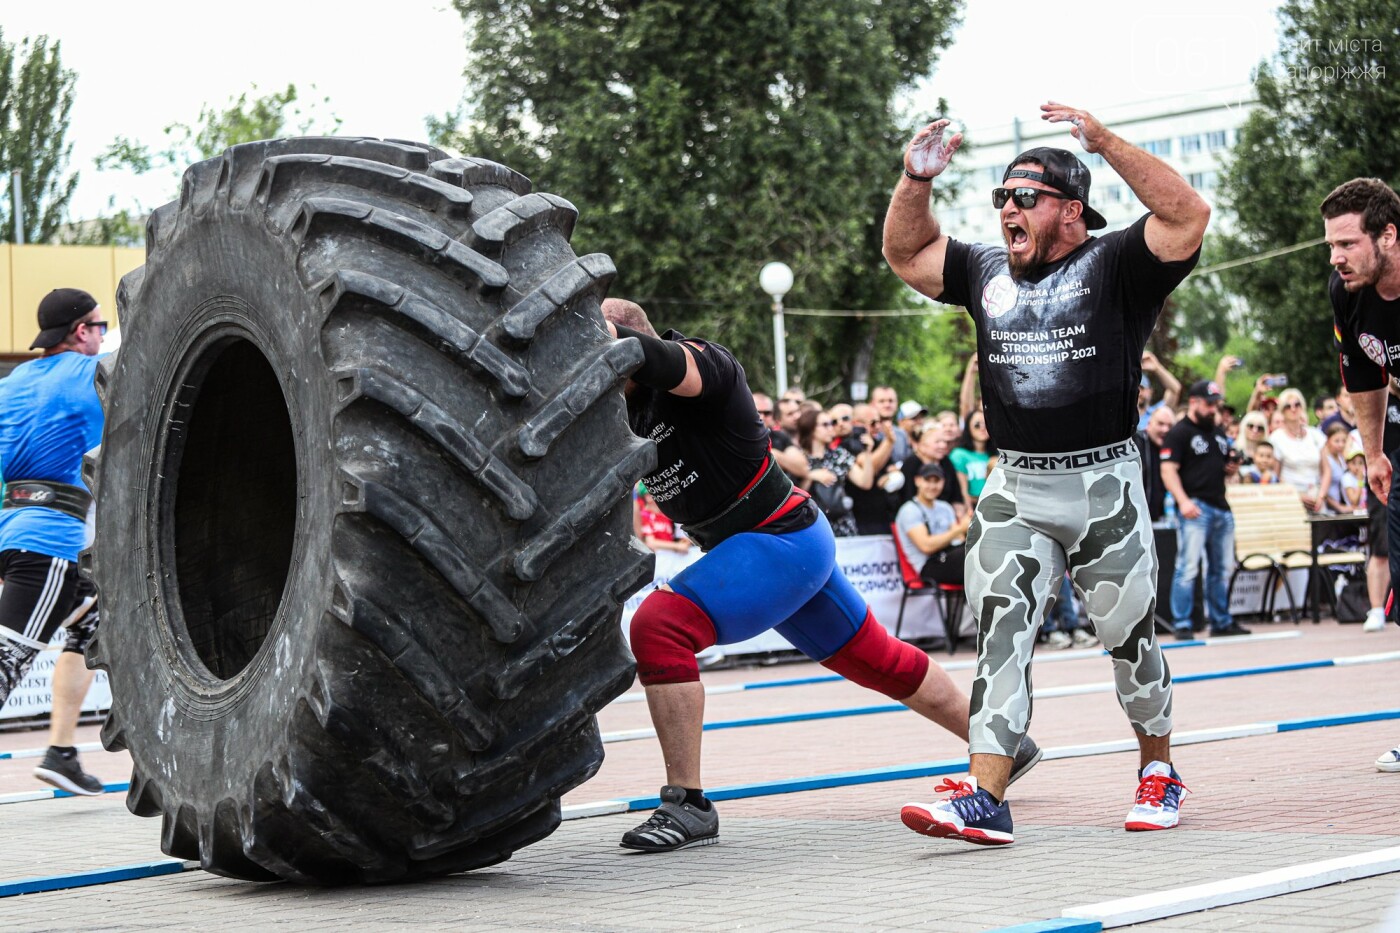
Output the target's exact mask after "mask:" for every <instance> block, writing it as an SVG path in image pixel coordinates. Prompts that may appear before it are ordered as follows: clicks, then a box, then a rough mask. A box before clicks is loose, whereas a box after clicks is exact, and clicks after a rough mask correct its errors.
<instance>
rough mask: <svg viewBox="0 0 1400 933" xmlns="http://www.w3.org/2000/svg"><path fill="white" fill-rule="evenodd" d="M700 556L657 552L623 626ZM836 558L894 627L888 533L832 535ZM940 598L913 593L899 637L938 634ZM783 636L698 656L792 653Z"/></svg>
mask: <svg viewBox="0 0 1400 933" xmlns="http://www.w3.org/2000/svg"><path fill="white" fill-rule="evenodd" d="M700 557H701V552H700V549H699V548H692V549H691V550H690V551H688V552H687V553H685V554H678V553H676V552H675V551H658V552H657V553H656V573H655V576H654V577H653V579H652V582H651V583H650V584H649V585H647V586H645V587H643V588H642V589H641V590H639V591H638V592H637V593H635V594H634V595H633V596H632V598H631V599H629V600H627V603H626V605H625V606H624V608H623V611H622V628H623V631H624V632H627V631H630V628H631V624H632V614H633V613H635V612H636V611H637V607H638V606H640V605H641V604H642V600H643V599H645V598H646V596H647V594H648V593H650V592H651V591H652V590H653V589H655V588H656V587H658V586H660V585H662V584H664V583H667V582H669V581H670V579H671V577H673V576H675V575H676V574H678V573H680V572H681V571H682V570H684V569H685V568H686V567H688V566H690V565H691V564H693V563H695V561H697V560H699V559H700ZM836 562H837V563H838V564H839V565H840V566H841V572H842V573H844V574H845V575H846V579H847V580H849V581H850V582H851V585H852V586H854V587H855V588H856V591H857V592H858V593H860V594H861V596H863V597H865V600H866V602H868V603H870V608H871V609H872V610H873V611H874V613H875V618H876V619H877V620H878V621H879V622H880V623H881V624H882V625H884V626H885V628H887V629H889V630H890V631H891V632H893V631H894V627H895V622H896V621H897V620H898V619H899V601H900V597H902V596H903V595H904V584H903V583H902V582H901V580H900V575H899V559H898V558H897V557H896V556H895V552H894V541H893V540H891V539H890V536H889V535H869V536H862V537H856V538H837V539H836ZM940 602H941V601H940V600H938V599H937V598H935V597H931V596H915V597H911V598H910V599H909V602H908V603H907V604H905V607H904V627H903V629H902V630H901V631H900V635H901V636H902V637H904V638H923V637H926V636H932V635H937V636H940V637H941V636H942V635H943V616H942V612H941V610H940ZM971 616H972V614H971V613H970V612H968V611H967V610H966V608H964V614H963V625H962V631H963V632H971V631H974V630H975V629H976V626H975V625H974V624H973V622H972V617H971ZM796 650H797V649H795V648H793V646H792V645H791V644H790V643H789V642H788V640H787V639H786V638H784V637H783V636H781V635H779V634H778V633H777V632H774V631H772V630H771V629H770V630H769V631H767V632H764V633H763V634H761V635H758V636H757V637H754V638H750V639H749V640H748V641H743V642H739V643H738V644H734V645H724V646H723V647H720V646H715V647H713V648H708V649H706V650H705V651H704V652H702V653H701V654H700V658H701V660H704V659H706V658H712V657H720V656H724V657H735V656H736V655H744V654H766V653H768V652H770V651H796Z"/></svg>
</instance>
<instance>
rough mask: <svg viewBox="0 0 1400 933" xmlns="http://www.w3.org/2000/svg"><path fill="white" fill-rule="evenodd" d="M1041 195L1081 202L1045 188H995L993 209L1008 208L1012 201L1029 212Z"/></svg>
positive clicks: (993, 190)
mask: <svg viewBox="0 0 1400 933" xmlns="http://www.w3.org/2000/svg"><path fill="white" fill-rule="evenodd" d="M1041 195H1045V197H1047V198H1059V199H1060V200H1061V201H1078V200H1079V199H1078V198H1074V197H1070V196H1069V195H1067V194H1061V193H1060V192H1058V191H1046V190H1045V189H1044V188H993V189H992V207H995V208H996V209H997V210H1001V209H1002V208H1003V207H1005V206H1006V202H1007V201H1008V200H1011V201H1015V202H1016V206H1017V207H1019V208H1021V209H1022V210H1027V211H1028V210H1030V209H1031V208H1033V207H1035V202H1036V199H1037V198H1039V197H1040V196H1041Z"/></svg>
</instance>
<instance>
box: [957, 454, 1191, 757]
mask: <svg viewBox="0 0 1400 933" xmlns="http://www.w3.org/2000/svg"><path fill="white" fill-rule="evenodd" d="M1127 446H1128V447H1129V448H1130V449H1131V452H1130V453H1128V454H1126V455H1123V454H1121V450H1122V445H1118V447H1117V448H1116V450H1117V451H1119V452H1120V453H1119V457H1118V459H1117V460H1116V461H1115V462H1110V463H1106V464H1100V465H1095V466H1091V467H1088V468H1084V469H1078V470H1076V469H1061V470H1050V471H1028V470H1019V469H1016V468H1015V467H1014V466H1003V465H1002V464H1003V463H1009V464H1014V463H1015V462H1016V461H1017V460H1018V459H1019V460H1022V461H1024V460H1025V459H1026V458H1025V457H1024V455H1019V454H1008V453H1007V452H1005V451H1003V453H1002V457H1001V462H999V463H998V465H997V468H996V469H994V470H993V471H992V472H991V474H990V475H989V476H988V478H987V485H986V487H985V488H984V489H983V491H982V496H981V498H980V499H979V500H978V502H977V514H976V519H975V520H974V521H973V523H972V527H971V528H970V529H969V530H968V536H967V596H968V602H969V604H970V605H971V606H972V610H973V612H974V613H975V614H976V618H977V623H978V636H977V679H976V682H975V683H974V684H973V688H972V718H971V726H970V733H971V735H970V741H969V749H970V751H971V752H972V753H974V754H978V753H981V754H991V755H1012V754H1014V753H1015V751H1016V745H1017V743H1019V742H1020V740H1021V736H1022V735H1024V734H1025V732H1026V729H1027V728H1028V727H1029V726H1030V718H1031V698H1030V663H1031V652H1032V650H1033V649H1034V647H1035V636H1036V630H1037V629H1038V628H1039V626H1040V622H1041V620H1043V619H1044V618H1045V613H1046V610H1047V609H1048V608H1049V607H1050V606H1051V604H1052V603H1053V601H1054V599H1055V597H1056V594H1057V592H1058V589H1059V583H1060V578H1061V577H1062V576H1063V574H1064V572H1065V569H1066V568H1068V569H1069V573H1070V577H1071V578H1072V579H1073V581H1074V585H1075V588H1076V589H1078V590H1079V592H1080V593H1081V594H1082V596H1083V599H1084V606H1085V609H1086V611H1087V612H1088V614H1089V619H1090V621H1092V622H1093V624H1094V631H1095V633H1096V634H1097V635H1098V636H1099V638H1100V639H1101V640H1102V641H1103V644H1104V647H1105V648H1107V649H1108V651H1109V654H1110V655H1111V656H1112V658H1113V674H1114V680H1115V682H1116V684H1117V687H1118V702H1119V703H1120V704H1121V705H1122V707H1123V710H1124V711H1125V712H1126V713H1127V714H1128V720H1129V721H1130V722H1131V723H1132V725H1133V728H1134V729H1136V730H1137V731H1138V732H1139V733H1142V734H1145V735H1166V734H1167V733H1169V732H1171V728H1172V720H1171V711H1172V687H1171V673H1170V671H1168V670H1167V664H1166V660H1165V659H1164V658H1163V657H1162V651H1161V648H1160V647H1159V646H1158V644H1157V639H1156V636H1155V635H1154V633H1153V627H1152V610H1153V607H1154V605H1155V603H1156V589H1157V551H1156V548H1155V547H1154V546H1153V542H1152V527H1151V524H1150V520H1149V518H1148V514H1147V500H1146V497H1145V496H1144V494H1143V489H1142V467H1141V464H1140V462H1139V460H1138V458H1137V454H1136V448H1134V447H1132V445H1131V444H1129V445H1127Z"/></svg>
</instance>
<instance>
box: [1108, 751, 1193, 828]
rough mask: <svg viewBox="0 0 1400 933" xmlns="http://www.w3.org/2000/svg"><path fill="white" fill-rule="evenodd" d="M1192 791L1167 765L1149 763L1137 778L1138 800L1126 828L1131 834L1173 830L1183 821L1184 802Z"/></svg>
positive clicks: (1124, 822)
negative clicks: (1182, 809)
mask: <svg viewBox="0 0 1400 933" xmlns="http://www.w3.org/2000/svg"><path fill="white" fill-rule="evenodd" d="M1190 792H1191V791H1190V790H1189V789H1188V788H1187V786H1186V785H1185V784H1183V783H1181V775H1179V774H1177V773H1176V769H1175V768H1173V767H1172V766H1171V765H1169V764H1167V763H1166V762H1165V761H1152V762H1148V765H1147V767H1146V768H1143V769H1142V771H1141V772H1140V773H1139V777H1138V789H1137V797H1136V798H1135V799H1134V801H1133V808H1132V809H1131V810H1129V811H1128V818H1127V819H1126V820H1124V821H1123V828H1124V829H1126V830H1127V831H1128V832H1130V833H1132V832H1141V831H1142V830H1153V829H1172V828H1173V827H1175V826H1176V825H1177V823H1179V822H1180V821H1181V801H1182V800H1183V799H1184V798H1185V797H1186V795H1187V794H1189V793H1190Z"/></svg>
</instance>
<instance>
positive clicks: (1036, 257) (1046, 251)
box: [1006, 228, 1056, 282]
mask: <svg viewBox="0 0 1400 933" xmlns="http://www.w3.org/2000/svg"><path fill="white" fill-rule="evenodd" d="M1026 233H1027V234H1028V235H1029V234H1030V228H1026ZM1033 240H1034V242H1035V249H1033V250H1032V251H1031V252H1030V253H1029V254H1026V253H1011V252H1009V251H1008V252H1007V255H1006V264H1007V265H1008V266H1010V267H1011V277H1012V278H1013V279H1015V280H1016V281H1018V282H1019V281H1021V280H1023V279H1025V278H1028V277H1029V276H1032V275H1034V274H1035V273H1037V272H1039V271H1040V268H1041V267H1042V266H1044V265H1045V264H1046V263H1047V262H1049V257H1050V253H1051V252H1052V251H1053V250H1054V248H1055V245H1056V237H1055V236H1054V235H1053V233H1052V231H1050V230H1047V231H1044V232H1042V233H1037V234H1036V235H1035V236H1034V237H1033Z"/></svg>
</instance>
